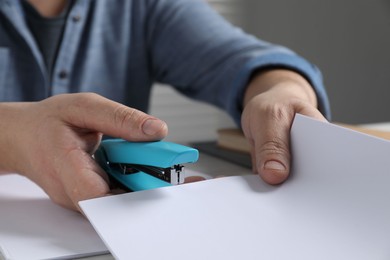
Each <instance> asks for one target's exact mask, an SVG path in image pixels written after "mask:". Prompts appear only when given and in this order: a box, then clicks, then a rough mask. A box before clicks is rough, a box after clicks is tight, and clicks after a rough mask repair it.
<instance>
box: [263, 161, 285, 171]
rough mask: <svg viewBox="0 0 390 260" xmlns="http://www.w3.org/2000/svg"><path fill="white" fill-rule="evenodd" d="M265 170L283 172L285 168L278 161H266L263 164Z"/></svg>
mask: <svg viewBox="0 0 390 260" xmlns="http://www.w3.org/2000/svg"><path fill="white" fill-rule="evenodd" d="M264 169H266V170H277V171H285V170H286V167H285V166H284V165H283V164H281V163H280V162H278V161H268V162H266V163H265V164H264Z"/></svg>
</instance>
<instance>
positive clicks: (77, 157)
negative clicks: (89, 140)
mask: <svg viewBox="0 0 390 260" xmlns="http://www.w3.org/2000/svg"><path fill="white" fill-rule="evenodd" d="M63 161H64V162H66V165H65V163H64V164H63V165H61V166H62V167H61V168H60V169H61V172H60V178H61V181H62V183H63V185H64V190H65V192H66V194H67V196H68V197H69V199H70V201H71V202H72V205H70V208H73V209H76V210H80V208H79V206H78V202H79V201H81V200H86V199H91V198H97V197H103V196H107V195H109V194H110V188H109V185H108V183H107V180H106V177H105V176H106V174H105V173H104V171H103V170H102V169H101V168H100V167H99V166H98V165H97V164H96V163H95V161H94V160H93V159H92V158H91V157H90V155H89V154H87V153H86V152H84V151H82V150H78V149H75V150H72V151H70V152H69V153H68V154H67V155H66V157H65V158H64V160H63Z"/></svg>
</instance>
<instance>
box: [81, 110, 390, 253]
mask: <svg viewBox="0 0 390 260" xmlns="http://www.w3.org/2000/svg"><path fill="white" fill-rule="evenodd" d="M291 142H292V150H293V170H292V176H291V178H290V179H289V180H288V181H287V182H286V183H284V184H283V185H281V186H278V187H271V186H269V185H267V184H264V183H263V182H262V181H260V179H259V178H258V177H257V176H244V177H228V178H222V179H215V180H208V181H204V182H199V183H192V184H186V185H181V186H174V187H167V188H161V189H156V190H150V191H142V192H135V193H129V194H123V195H118V196H112V197H105V198H99V199H93V200H88V201H84V202H81V203H80V205H81V207H82V209H83V211H84V212H85V214H86V215H87V217H88V218H89V220H90V221H91V223H92V224H93V226H94V227H95V229H96V230H97V231H98V233H99V235H100V236H101V237H102V238H103V240H104V241H105V243H106V245H107V247H108V248H109V249H110V251H111V252H112V253H113V254H114V256H115V257H116V258H117V259H137V260H140V259H169V260H175V259H177V260H179V259H180V260H182V259H186V260H192V259H193V260H198V259H224V260H236V259H245V260H247V259H254V260H255V259H256V260H258V259H267V260H269V259H274V260H281V259H299V260H305V259H310V260H311V259H317V260H318V259H324V260H325V259H326V260H328V259H332V260H334V259H343V260H344V259H354V260H359V259H362V260H363V259H364V260H367V259H370V260H382V259H383V260H385V259H390V246H389V241H390V203H389V202H388V201H389V198H390V159H389V158H390V143H389V142H387V141H383V140H380V139H376V138H372V137H369V136H366V135H363V134H359V133H356V132H353V131H351V130H347V129H343V128H340V127H337V126H334V125H331V124H328V123H322V122H318V121H314V120H311V119H308V118H305V117H302V116H299V115H298V116H297V117H296V120H295V122H294V125H293V129H292V137H291ZM237 174H239V173H237Z"/></svg>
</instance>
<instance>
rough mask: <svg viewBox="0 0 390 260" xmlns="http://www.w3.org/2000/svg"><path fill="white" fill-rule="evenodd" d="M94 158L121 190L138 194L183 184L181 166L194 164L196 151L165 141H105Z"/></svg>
mask: <svg viewBox="0 0 390 260" xmlns="http://www.w3.org/2000/svg"><path fill="white" fill-rule="evenodd" d="M94 157H95V160H96V161H97V162H98V164H99V165H100V166H101V167H102V168H103V169H104V170H105V171H106V172H107V174H108V175H109V176H110V177H111V178H113V179H114V180H115V181H117V182H119V184H120V185H121V186H122V188H125V189H127V190H130V191H140V190H148V189H154V188H159V187H165V186H170V185H176V184H181V183H183V182H184V168H183V167H184V166H183V165H182V164H183V163H193V162H196V161H197V160H198V157H199V152H198V150H196V149H193V148H190V147H187V146H184V145H180V144H176V143H171V142H165V141H155V142H128V141H125V140H122V139H108V140H104V141H102V142H101V144H100V147H99V148H98V150H97V151H96V152H95V155H94Z"/></svg>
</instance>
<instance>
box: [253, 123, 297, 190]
mask: <svg viewBox="0 0 390 260" xmlns="http://www.w3.org/2000/svg"><path fill="white" fill-rule="evenodd" d="M268 124H274V126H272V127H267V126H264V127H265V129H264V131H262V132H261V133H262V134H259V135H258V137H257V140H256V141H255V152H254V156H255V160H254V161H255V162H256V166H255V167H256V170H257V172H258V174H259V175H260V177H261V178H262V179H263V180H264V181H265V182H267V183H269V184H279V183H282V182H283V181H285V180H286V179H287V177H288V175H289V172H290V158H291V156H290V152H289V151H290V148H289V130H290V126H289V124H288V123H287V122H268ZM271 130H272V131H271Z"/></svg>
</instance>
